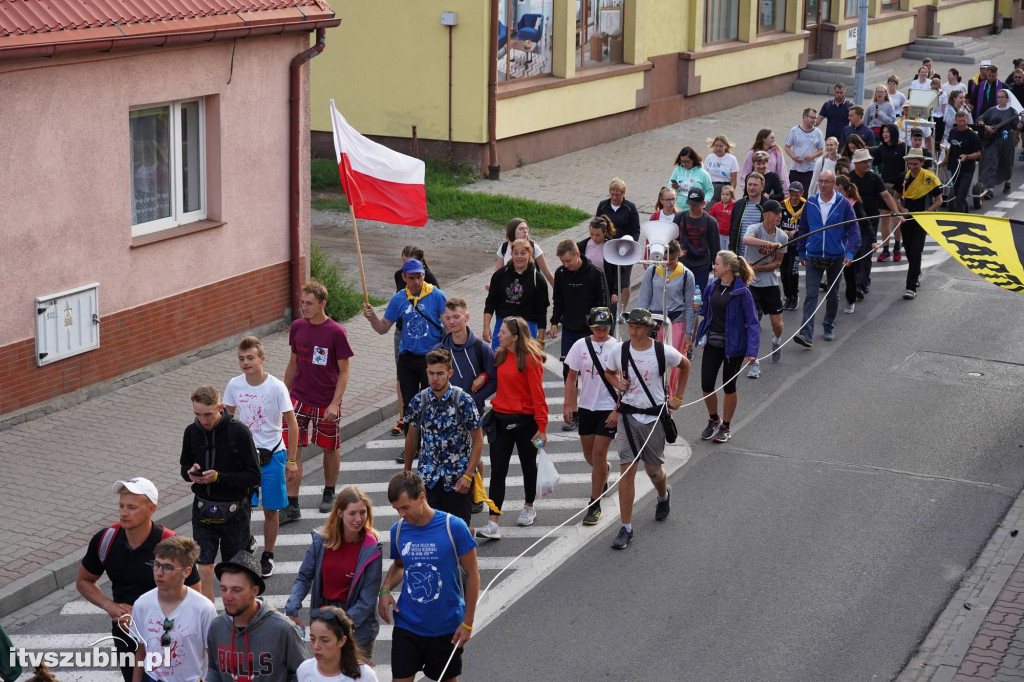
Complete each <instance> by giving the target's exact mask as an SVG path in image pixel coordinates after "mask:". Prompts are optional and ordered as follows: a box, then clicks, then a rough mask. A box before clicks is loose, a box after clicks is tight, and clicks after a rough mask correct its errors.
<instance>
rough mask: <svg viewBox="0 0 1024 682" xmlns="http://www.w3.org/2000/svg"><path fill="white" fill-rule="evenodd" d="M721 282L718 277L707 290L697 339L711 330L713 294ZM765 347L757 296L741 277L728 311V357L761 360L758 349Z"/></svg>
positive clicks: (733, 282)
mask: <svg viewBox="0 0 1024 682" xmlns="http://www.w3.org/2000/svg"><path fill="white" fill-rule="evenodd" d="M719 281H720V280H719V279H718V278H717V277H715V278H714V279H713V280H711V281H710V282H708V285H707V286H706V287H704V299H703V302H704V309H703V310H702V311H701V315H702V316H703V317H704V319H703V320H701V323H700V327H698V328H697V338H698V339H701V338H703V337H704V335H705V334H707V333H708V329H710V327H711V294H712V292H714V290H715V287H716V286H718V282H719ZM760 343H761V325H760V324H759V323H758V321H757V309H756V308H755V307H754V296H753V295H752V294H751V293H750V289H748V288H747V285H746V284H745V283H744V282H743V280H742V279H740V278H739V277H737V278H736V279H734V280H733V281H732V293H731V294H729V303H728V305H726V307H725V357H727V358H746V357H755V358H756V357H757V348H758V346H759V345H760Z"/></svg>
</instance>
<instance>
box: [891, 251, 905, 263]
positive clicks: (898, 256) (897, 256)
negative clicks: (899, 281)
mask: <svg viewBox="0 0 1024 682" xmlns="http://www.w3.org/2000/svg"><path fill="white" fill-rule="evenodd" d="M892 259H893V260H894V261H895V262H897V263H898V262H900V261H901V260H903V252H901V251H893V252H892Z"/></svg>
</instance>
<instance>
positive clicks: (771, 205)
mask: <svg viewBox="0 0 1024 682" xmlns="http://www.w3.org/2000/svg"><path fill="white" fill-rule="evenodd" d="M790 189H793V186H792V185H790ZM761 211H762V212H764V213H768V212H770V213H782V204H780V203H779V202H777V201H775V199H769V200H768V201H766V202H764V204H762V205H761Z"/></svg>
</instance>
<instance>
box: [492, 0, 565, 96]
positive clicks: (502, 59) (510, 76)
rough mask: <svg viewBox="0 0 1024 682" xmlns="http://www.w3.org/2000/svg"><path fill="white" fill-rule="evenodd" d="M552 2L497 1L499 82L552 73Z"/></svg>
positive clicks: (525, 0)
mask: <svg viewBox="0 0 1024 682" xmlns="http://www.w3.org/2000/svg"><path fill="white" fill-rule="evenodd" d="M553 14H554V0H499V2H498V82H499V83H500V82H504V81H509V80H516V79H520V78H531V77H533V76H544V75H547V74H550V73H551V36H552V35H553V33H552V30H551V17H552V15H553Z"/></svg>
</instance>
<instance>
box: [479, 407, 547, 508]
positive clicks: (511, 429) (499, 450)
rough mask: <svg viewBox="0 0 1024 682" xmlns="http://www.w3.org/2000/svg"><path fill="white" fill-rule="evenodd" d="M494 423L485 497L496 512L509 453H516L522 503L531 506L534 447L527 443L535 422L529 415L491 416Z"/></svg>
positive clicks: (534, 483)
mask: <svg viewBox="0 0 1024 682" xmlns="http://www.w3.org/2000/svg"><path fill="white" fill-rule="evenodd" d="M494 418H495V419H496V420H497V422H498V435H497V437H496V438H495V439H494V442H493V443H491V487H490V490H489V491H488V494H489V496H490V498H491V500H492V501H493V502H494V506H496V507H497V508H498V509H499V510H500V509H501V505H502V503H504V502H505V477H506V476H507V475H508V463H509V461H511V459H512V450H513V448H514V449H517V450H518V451H519V463H520V464H522V466H523V487H524V488H526V501H527V502H529V503H530V504H533V500H534V498H536V497H537V448H535V447H533V443H531V442H530V440H531V439H532V438H533V434H535V433H537V422H536V421H535V420H534V418H533V415H532V414H502V413H500V412H495V413H494Z"/></svg>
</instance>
